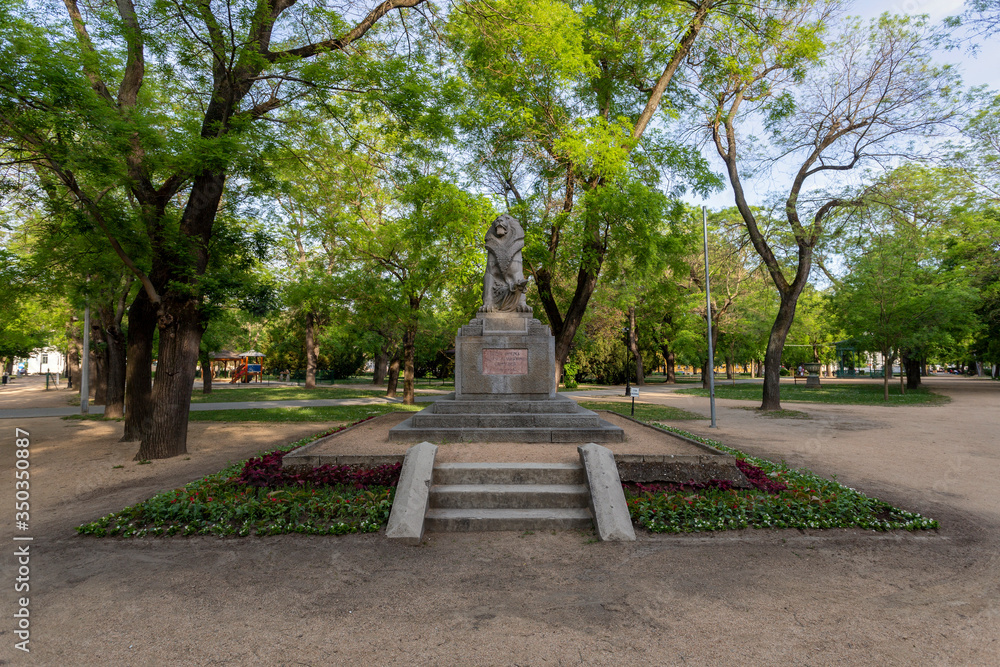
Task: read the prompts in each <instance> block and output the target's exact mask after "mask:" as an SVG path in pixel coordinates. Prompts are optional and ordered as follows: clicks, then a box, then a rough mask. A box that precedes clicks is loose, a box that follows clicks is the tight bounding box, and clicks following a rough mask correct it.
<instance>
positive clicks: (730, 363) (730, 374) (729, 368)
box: [726, 357, 733, 380]
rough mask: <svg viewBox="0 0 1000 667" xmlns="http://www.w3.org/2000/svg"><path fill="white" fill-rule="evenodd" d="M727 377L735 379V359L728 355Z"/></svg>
mask: <svg viewBox="0 0 1000 667" xmlns="http://www.w3.org/2000/svg"><path fill="white" fill-rule="evenodd" d="M726 379H727V380H732V379H733V359H732V357H726Z"/></svg>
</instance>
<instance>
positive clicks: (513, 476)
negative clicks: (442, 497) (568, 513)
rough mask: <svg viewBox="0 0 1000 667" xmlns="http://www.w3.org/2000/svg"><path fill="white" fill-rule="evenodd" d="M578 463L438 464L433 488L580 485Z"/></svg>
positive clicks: (581, 470)
mask: <svg viewBox="0 0 1000 667" xmlns="http://www.w3.org/2000/svg"><path fill="white" fill-rule="evenodd" d="M586 479H587V478H586V475H585V474H584V472H583V466H582V465H580V464H579V463H439V464H437V465H436V466H434V483H435V484H441V485H445V484H583V483H584V482H585V481H586Z"/></svg>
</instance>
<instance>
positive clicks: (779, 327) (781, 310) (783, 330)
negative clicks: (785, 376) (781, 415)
mask: <svg viewBox="0 0 1000 667" xmlns="http://www.w3.org/2000/svg"><path fill="white" fill-rule="evenodd" d="M800 262H801V260H800ZM799 292H801V289H800V290H799V291H798V292H794V293H793V294H791V295H789V296H785V295H782V297H781V305H780V306H779V307H778V315H777V317H775V318H774V325H772V326H771V335H770V337H768V339H767V351H766V352H765V353H764V398H763V401H761V404H760V409H761V410H780V409H781V353H782V352H783V351H784V349H785V339H787V338H788V330H789V329H791V327H792V321H793V320H794V319H795V305H796V303H797V302H798V299H799Z"/></svg>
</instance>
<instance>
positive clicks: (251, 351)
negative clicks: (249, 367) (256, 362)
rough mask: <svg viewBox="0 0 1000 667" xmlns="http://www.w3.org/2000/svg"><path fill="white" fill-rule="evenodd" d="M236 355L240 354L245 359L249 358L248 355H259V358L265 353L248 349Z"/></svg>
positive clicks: (264, 355)
mask: <svg viewBox="0 0 1000 667" xmlns="http://www.w3.org/2000/svg"><path fill="white" fill-rule="evenodd" d="M238 356H240V357H241V358H243V359H246V358H250V357H261V358H264V357H266V356H267V355H266V354H263V353H262V352H258V351H256V350H250V351H249V352H244V353H243V354H241V355H238Z"/></svg>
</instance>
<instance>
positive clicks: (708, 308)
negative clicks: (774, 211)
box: [701, 206, 718, 428]
mask: <svg viewBox="0 0 1000 667" xmlns="http://www.w3.org/2000/svg"><path fill="white" fill-rule="evenodd" d="M701 224H702V228H703V230H704V238H705V315H706V320H707V321H708V397H709V403H710V405H711V409H712V424H711V426H710V428H718V427H717V426H716V425H715V350H714V349H712V287H711V285H710V284H709V279H708V211H707V210H706V209H705V207H704V206H702V207H701Z"/></svg>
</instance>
